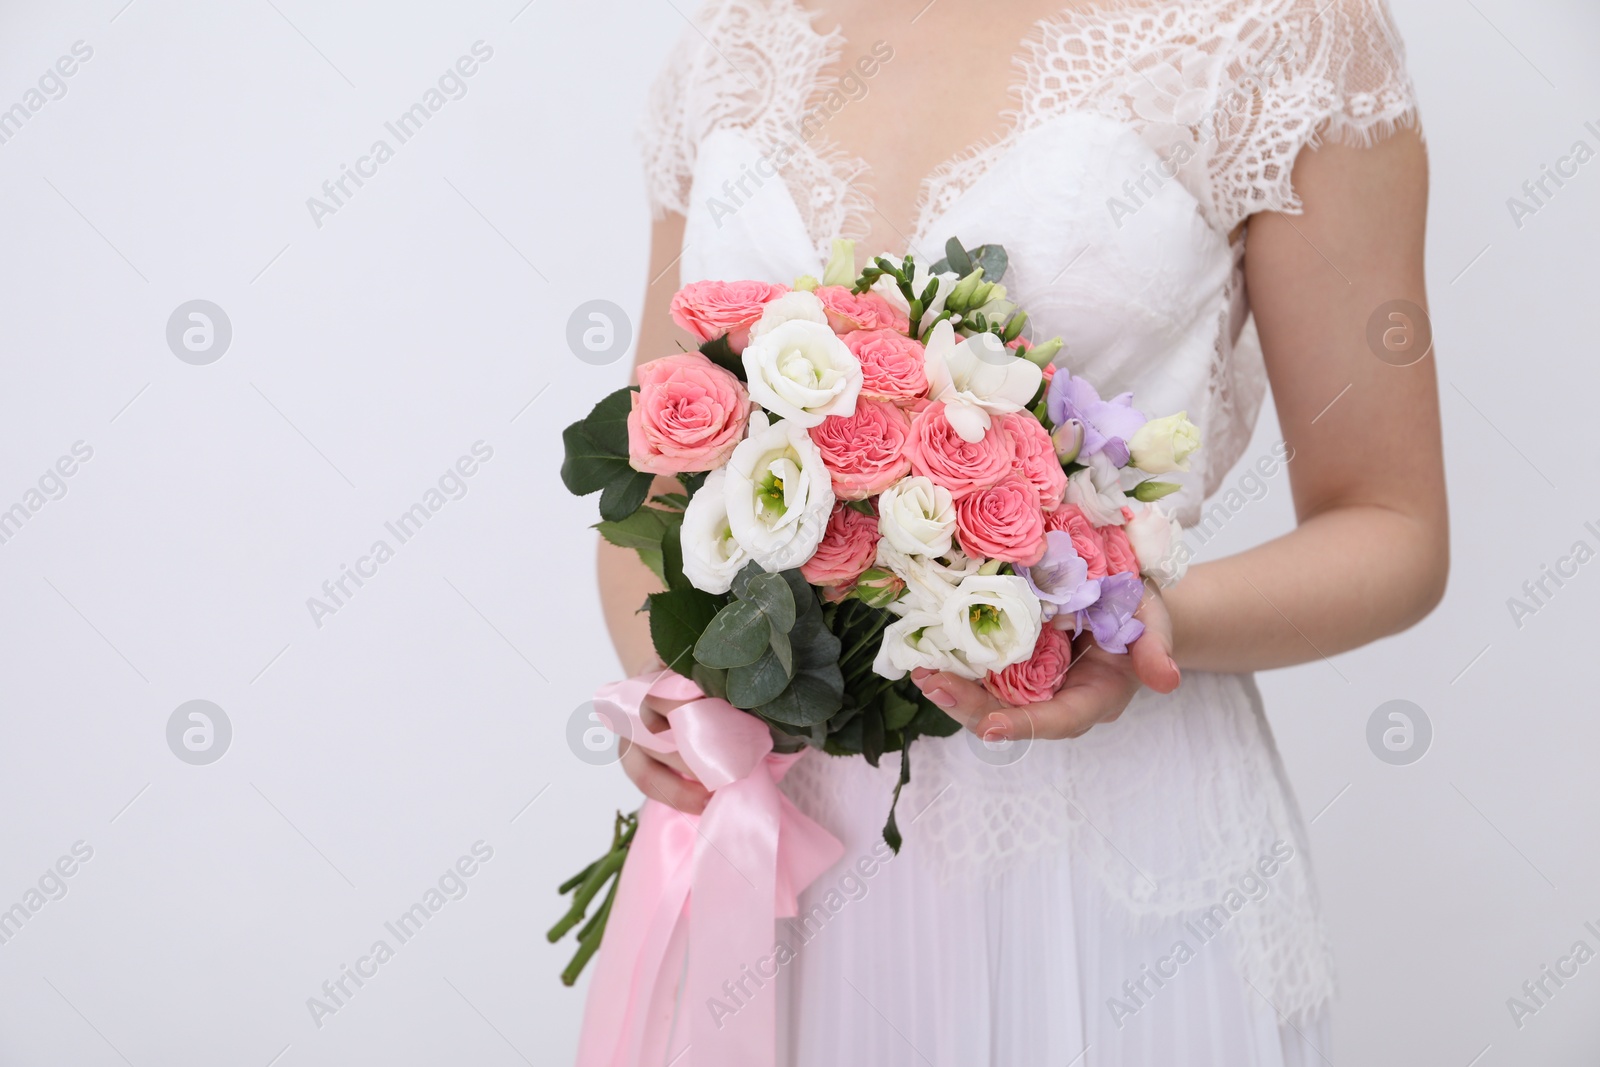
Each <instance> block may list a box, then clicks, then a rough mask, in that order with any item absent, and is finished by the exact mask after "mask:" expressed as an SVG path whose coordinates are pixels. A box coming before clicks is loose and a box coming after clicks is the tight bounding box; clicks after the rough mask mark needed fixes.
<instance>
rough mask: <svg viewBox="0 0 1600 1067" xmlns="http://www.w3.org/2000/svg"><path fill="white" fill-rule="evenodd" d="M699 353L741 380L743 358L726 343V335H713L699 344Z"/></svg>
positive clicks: (743, 378)
mask: <svg viewBox="0 0 1600 1067" xmlns="http://www.w3.org/2000/svg"><path fill="white" fill-rule="evenodd" d="M700 354H701V355H702V356H705V357H706V358H707V359H709V360H710V361H711V362H713V363H715V364H716V365H717V366H719V367H721V368H722V369H723V370H725V371H728V372H730V373H732V374H733V376H734V377H736V378H738V379H739V380H740V381H741V382H742V381H744V380H745V377H744V360H742V359H740V358H739V356H738V355H736V354H735V353H734V351H733V346H732V345H730V344H728V338H727V335H726V334H724V335H723V336H721V337H714V338H712V339H711V340H709V341H707V342H705V343H704V344H702V345H701V346H700Z"/></svg>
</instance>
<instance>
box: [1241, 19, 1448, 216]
mask: <svg viewBox="0 0 1600 1067" xmlns="http://www.w3.org/2000/svg"><path fill="white" fill-rule="evenodd" d="M1252 51H1253V53H1254V55H1255V56H1257V57H1264V58H1258V59H1256V60H1255V62H1256V63H1257V64H1258V65H1259V66H1258V68H1257V69H1254V70H1247V71H1244V72H1242V74H1243V76H1244V77H1246V78H1247V79H1248V78H1250V77H1251V76H1254V78H1255V83H1256V84H1257V85H1258V86H1259V92H1260V100H1259V106H1258V108H1257V109H1256V110H1257V111H1258V115H1257V123H1256V124H1254V128H1252V129H1247V130H1241V131H1239V132H1241V133H1243V134H1244V135H1245V140H1246V141H1247V143H1246V144H1244V145H1241V146H1239V147H1240V148H1241V149H1242V151H1240V152H1238V153H1237V154H1234V153H1227V152H1224V153H1221V154H1220V158H1219V162H1220V161H1222V160H1229V161H1230V162H1231V164H1232V167H1233V172H1232V173H1227V174H1221V175H1216V176H1214V181H1216V182H1217V184H1218V185H1220V186H1222V187H1224V188H1227V189H1228V190H1229V191H1230V192H1231V193H1232V194H1233V195H1232V196H1231V197H1230V198H1229V200H1230V202H1229V203H1228V204H1227V205H1226V207H1225V208H1224V213H1225V214H1226V215H1227V216H1228V218H1227V223H1228V225H1230V226H1231V225H1232V224H1235V223H1237V222H1239V221H1241V220H1243V219H1244V218H1245V217H1247V216H1248V215H1250V214H1252V213H1254V212H1257V211H1287V212H1297V211H1299V210H1300V200H1299V197H1298V196H1297V195H1296V194H1295V191H1294V188H1293V186H1292V183H1291V180H1290V179H1291V174H1292V171H1293V169H1294V162H1295V159H1296V158H1297V157H1298V156H1299V154H1300V151H1301V150H1302V149H1304V148H1316V147H1317V146H1318V145H1320V144H1322V143H1324V142H1330V141H1331V142H1335V143H1340V144H1349V145H1355V146H1367V145H1371V144H1375V143H1377V142H1378V141H1381V140H1383V139H1384V138H1386V137H1388V136H1390V135H1391V134H1393V133H1394V131H1395V130H1396V129H1397V128H1400V127H1408V126H1415V125H1416V120H1417V103H1416V94H1415V91H1414V90H1413V89H1412V86H1411V78H1410V76H1409V75H1408V74H1407V73H1406V65H1405V46H1404V44H1403V43H1402V42H1401V40H1400V35H1399V33H1398V31H1396V29H1395V26H1394V22H1393V20H1392V19H1391V17H1390V14H1389V10H1388V6H1387V3H1386V0H1295V2H1294V3H1292V4H1291V5H1290V9H1289V10H1288V11H1286V12H1284V14H1283V15H1282V16H1280V17H1279V18H1278V19H1276V20H1273V21H1272V22H1271V23H1269V24H1268V25H1267V26H1264V27H1263V29H1262V31H1261V35H1260V38H1259V41H1258V48H1257V49H1253V50H1252ZM1247 84H1249V82H1248V81H1247Z"/></svg>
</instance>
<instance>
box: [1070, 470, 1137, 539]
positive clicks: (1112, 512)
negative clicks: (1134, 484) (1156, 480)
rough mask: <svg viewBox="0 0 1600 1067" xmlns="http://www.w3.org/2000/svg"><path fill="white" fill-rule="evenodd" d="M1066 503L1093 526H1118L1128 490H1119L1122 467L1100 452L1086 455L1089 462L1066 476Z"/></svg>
mask: <svg viewBox="0 0 1600 1067" xmlns="http://www.w3.org/2000/svg"><path fill="white" fill-rule="evenodd" d="M1067 503H1069V504H1076V505H1078V508H1079V510H1081V511H1082V512H1083V514H1084V517H1085V518H1087V519H1088V520H1089V521H1090V522H1092V523H1094V524H1095V525H1096V526H1121V525H1122V523H1123V521H1124V520H1123V517H1122V509H1123V507H1125V506H1126V505H1127V504H1128V494H1127V493H1125V492H1123V491H1122V471H1121V470H1120V469H1118V468H1117V467H1115V466H1113V465H1112V463H1111V461H1110V460H1109V459H1107V458H1106V457H1105V455H1104V454H1103V453H1100V452H1096V453H1095V454H1094V455H1092V456H1090V457H1089V465H1088V466H1087V467H1085V468H1083V469H1082V470H1077V471H1073V472H1072V473H1071V474H1069V475H1068V476H1067Z"/></svg>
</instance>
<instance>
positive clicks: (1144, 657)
mask: <svg viewBox="0 0 1600 1067" xmlns="http://www.w3.org/2000/svg"><path fill="white" fill-rule="evenodd" d="M1134 615H1135V617H1136V618H1138V619H1139V620H1140V621H1142V622H1143V623H1144V624H1145V627H1144V633H1143V634H1141V635H1140V636H1139V639H1138V640H1136V641H1134V642H1133V644H1131V645H1129V646H1128V663H1129V666H1131V667H1132V668H1133V673H1134V674H1135V675H1137V676H1138V678H1139V681H1141V682H1143V683H1144V684H1145V685H1146V686H1148V687H1149V688H1151V689H1153V690H1155V691H1156V692H1158V693H1170V692H1172V691H1173V690H1174V689H1176V688H1178V684H1179V683H1180V682H1181V681H1183V675H1182V674H1181V673H1180V672H1179V670H1178V664H1177V661H1176V660H1174V659H1173V658H1172V620H1171V617H1170V616H1169V615H1168V614H1167V605H1166V602H1165V601H1164V600H1162V599H1161V594H1160V593H1158V592H1153V591H1152V592H1147V593H1146V595H1145V598H1144V600H1143V602H1141V603H1140V605H1139V610H1138V611H1136V612H1135V613H1134Z"/></svg>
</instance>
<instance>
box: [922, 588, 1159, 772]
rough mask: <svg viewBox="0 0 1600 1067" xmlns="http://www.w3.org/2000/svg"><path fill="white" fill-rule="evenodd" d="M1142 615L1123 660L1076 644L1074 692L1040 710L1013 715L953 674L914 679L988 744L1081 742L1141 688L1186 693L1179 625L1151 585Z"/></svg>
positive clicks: (1086, 643)
mask: <svg viewBox="0 0 1600 1067" xmlns="http://www.w3.org/2000/svg"><path fill="white" fill-rule="evenodd" d="M1136 615H1137V618H1139V619H1140V620H1141V621H1142V622H1143V623H1144V633H1143V634H1142V635H1141V636H1140V637H1139V639H1138V640H1137V641H1135V642H1134V643H1133V644H1132V645H1130V646H1128V651H1127V653H1126V654H1123V655H1117V654H1115V653H1111V652H1106V651H1104V650H1102V649H1101V648H1100V647H1099V646H1098V645H1096V644H1095V643H1094V637H1093V636H1092V635H1090V633H1089V632H1088V631H1087V630H1085V631H1084V632H1083V634H1082V635H1080V636H1079V637H1078V639H1077V640H1076V641H1075V642H1074V644H1073V659H1072V668H1071V669H1070V670H1068V671H1067V681H1066V684H1065V685H1063V686H1062V687H1061V691H1060V692H1058V693H1056V695H1055V696H1053V697H1051V698H1050V699H1049V700H1045V701H1041V702H1040V703H1038V704H1031V705H1029V706H1027V707H1021V708H1016V707H1012V706H1010V705H1009V704H1006V703H1005V702H1004V701H1002V700H999V699H998V698H996V697H995V696H994V695H993V694H991V693H990V692H989V691H988V690H987V689H985V688H984V687H983V686H982V685H980V684H978V683H977V682H971V681H968V680H967V679H965V678H959V677H957V676H955V675H953V674H950V673H948V672H945V671H930V670H927V669H926V668H918V669H917V670H915V671H913V672H912V678H913V680H915V682H916V683H917V687H918V688H920V689H921V690H922V691H923V693H924V694H926V695H927V697H928V699H929V700H932V701H933V702H934V703H935V704H938V705H939V706H940V707H942V708H944V709H945V711H947V712H949V714H950V716H951V717H952V718H954V719H955V720H956V721H957V722H960V723H962V724H964V725H965V726H966V728H967V729H969V730H971V731H972V732H973V733H975V734H977V735H978V736H979V737H981V738H983V739H984V740H985V741H991V742H997V741H1009V740H1028V739H1032V738H1048V739H1055V738H1062V737H1081V736H1082V735H1084V734H1086V733H1088V732H1089V728H1090V727H1091V726H1093V725H1094V724H1095V723H1097V722H1111V721H1112V720H1113V719H1115V718H1116V717H1117V716H1119V715H1121V714H1122V709H1124V708H1126V707H1127V706H1128V702H1129V701H1131V700H1132V699H1133V696H1134V694H1135V693H1137V692H1138V691H1139V688H1140V687H1141V686H1148V687H1149V688H1151V689H1154V690H1155V691H1156V692H1158V693H1170V692H1172V691H1173V690H1174V689H1176V688H1178V682H1179V681H1180V677H1179V674H1178V665H1177V664H1176V663H1175V662H1173V659H1172V620H1171V618H1170V617H1169V616H1168V615H1167V608H1166V604H1165V602H1164V601H1163V600H1162V599H1161V593H1160V591H1159V590H1157V589H1156V588H1154V587H1153V586H1152V585H1151V584H1150V583H1149V582H1146V583H1145V596H1144V600H1143V602H1142V603H1140V605H1139V610H1138V612H1137V613H1136Z"/></svg>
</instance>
